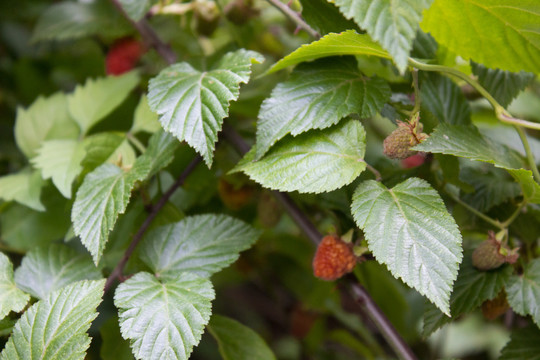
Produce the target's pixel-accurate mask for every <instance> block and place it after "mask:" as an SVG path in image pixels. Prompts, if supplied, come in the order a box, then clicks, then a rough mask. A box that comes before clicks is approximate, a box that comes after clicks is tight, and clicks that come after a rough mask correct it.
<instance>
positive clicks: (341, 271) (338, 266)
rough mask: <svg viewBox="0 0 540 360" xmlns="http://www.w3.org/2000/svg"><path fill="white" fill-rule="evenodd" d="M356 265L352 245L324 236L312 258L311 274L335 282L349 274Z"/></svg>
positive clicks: (335, 237) (336, 238) (333, 237)
mask: <svg viewBox="0 0 540 360" xmlns="http://www.w3.org/2000/svg"><path fill="white" fill-rule="evenodd" d="M355 265H356V256H354V253H353V251H352V245H350V244H347V243H345V242H344V241H343V240H341V239H340V238H338V237H337V236H333V235H328V236H325V237H324V238H323V239H322V241H321V243H320V244H319V246H318V247H317V252H316V253H315V257H314V258H313V273H314V275H315V276H316V277H318V278H319V279H322V280H329V281H331V280H336V279H339V278H340V277H342V276H343V275H345V274H347V273H350V272H351V271H352V270H353V269H354V266H355Z"/></svg>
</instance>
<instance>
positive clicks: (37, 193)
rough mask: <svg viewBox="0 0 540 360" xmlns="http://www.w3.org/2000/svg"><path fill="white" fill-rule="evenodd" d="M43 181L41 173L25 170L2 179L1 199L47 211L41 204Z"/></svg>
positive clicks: (0, 180)
mask: <svg viewBox="0 0 540 360" xmlns="http://www.w3.org/2000/svg"><path fill="white" fill-rule="evenodd" d="M42 187H43V180H42V178H41V174H40V173H39V171H28V170H23V171H21V172H19V173H16V174H10V175H6V176H2V177H0V199H3V200H5V201H12V200H13V201H17V202H18V203H20V204H23V205H25V206H28V207H29V208H32V209H34V210H37V211H45V206H43V204H42V203H41V188H42Z"/></svg>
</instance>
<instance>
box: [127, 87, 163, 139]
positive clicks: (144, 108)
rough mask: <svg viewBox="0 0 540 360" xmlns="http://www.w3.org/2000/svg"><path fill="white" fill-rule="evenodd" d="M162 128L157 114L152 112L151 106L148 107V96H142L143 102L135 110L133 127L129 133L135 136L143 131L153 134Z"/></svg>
mask: <svg viewBox="0 0 540 360" xmlns="http://www.w3.org/2000/svg"><path fill="white" fill-rule="evenodd" d="M160 128H161V126H160V125H159V121H158V116H157V114H156V113H154V112H152V110H150V106H148V98H147V97H146V95H143V96H141V100H140V101H139V104H138V105H137V108H136V109H135V116H134V119H133V126H132V127H131V130H129V131H130V132H131V133H133V134H136V133H138V132H141V131H144V132H148V133H151V134H153V133H155V132H156V131H158V130H159V129H160Z"/></svg>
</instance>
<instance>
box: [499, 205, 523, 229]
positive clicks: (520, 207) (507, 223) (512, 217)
mask: <svg viewBox="0 0 540 360" xmlns="http://www.w3.org/2000/svg"><path fill="white" fill-rule="evenodd" d="M525 206H527V200H523V201H522V202H521V203H520V204H519V205H518V207H517V209H516V210H515V211H514V212H513V213H512V215H510V216H509V217H508V219H506V220H505V221H504V222H503V223H501V226H503V227H504V228H508V227H509V226H510V225H511V224H512V223H513V222H514V220H516V218H517V217H518V215H519V214H520V213H521V211H522V210H523V208H524V207H525Z"/></svg>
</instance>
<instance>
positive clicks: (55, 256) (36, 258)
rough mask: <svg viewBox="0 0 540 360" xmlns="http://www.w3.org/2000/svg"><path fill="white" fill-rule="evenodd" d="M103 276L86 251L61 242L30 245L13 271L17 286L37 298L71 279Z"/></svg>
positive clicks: (71, 280)
mask: <svg viewBox="0 0 540 360" xmlns="http://www.w3.org/2000/svg"><path fill="white" fill-rule="evenodd" d="M102 277H103V276H102V275H101V273H100V272H99V271H98V270H97V269H96V267H95V266H94V264H93V263H92V259H91V258H90V257H89V256H88V255H85V254H81V253H79V252H77V251H76V250H74V249H72V248H70V247H67V246H65V245H61V244H50V245H48V246H46V247H39V248H36V249H32V250H31V251H30V252H29V253H27V254H26V256H25V257H24V258H23V260H22V263H21V266H20V267H19V268H18V269H17V270H16V271H15V282H16V283H17V286H18V287H19V289H22V290H24V291H26V292H27V293H29V294H31V295H32V296H34V297H36V298H38V299H45V298H46V297H47V296H48V295H49V294H50V293H51V292H53V291H56V290H58V289H61V288H63V287H64V286H66V285H68V284H71V283H73V282H76V281H79V280H99V279H101V278H102Z"/></svg>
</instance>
